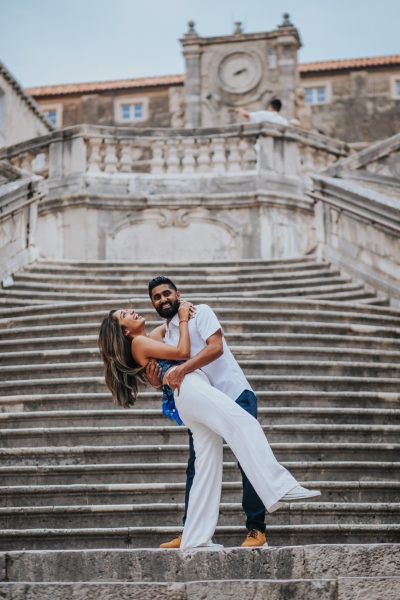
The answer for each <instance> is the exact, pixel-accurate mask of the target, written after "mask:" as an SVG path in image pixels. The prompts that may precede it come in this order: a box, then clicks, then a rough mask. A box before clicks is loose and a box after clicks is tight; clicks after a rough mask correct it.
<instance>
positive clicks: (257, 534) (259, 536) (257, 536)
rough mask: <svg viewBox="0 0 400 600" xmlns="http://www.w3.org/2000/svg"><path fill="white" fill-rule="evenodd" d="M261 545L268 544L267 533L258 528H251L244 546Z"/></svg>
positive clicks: (254, 546) (253, 546)
mask: <svg viewBox="0 0 400 600" xmlns="http://www.w3.org/2000/svg"><path fill="white" fill-rule="evenodd" d="M260 546H268V544H267V538H266V536H265V533H262V531H258V529H250V531H249V533H248V534H247V538H246V539H245V540H244V542H243V544H242V548H256V547H260Z"/></svg>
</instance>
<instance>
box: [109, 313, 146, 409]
mask: <svg viewBox="0 0 400 600" xmlns="http://www.w3.org/2000/svg"><path fill="white" fill-rule="evenodd" d="M115 312H116V310H110V312H109V314H108V317H105V319H104V320H103V322H102V324H101V326H100V331H99V340H98V345H99V350H100V354H101V358H102V359H103V362H104V378H105V380H106V386H107V387H108V389H109V390H110V392H111V394H112V397H113V400H114V402H115V404H117V405H118V406H123V407H124V408H129V407H130V406H133V405H134V404H135V400H136V398H137V395H138V391H139V386H140V385H141V384H145V383H146V380H145V378H144V375H143V371H144V367H141V366H140V365H138V364H137V363H136V362H135V360H134V358H133V356H132V350H131V340H130V339H129V338H127V337H125V336H124V333H123V331H122V328H121V325H120V324H119V323H118V320H117V319H116V318H115V317H114V313H115Z"/></svg>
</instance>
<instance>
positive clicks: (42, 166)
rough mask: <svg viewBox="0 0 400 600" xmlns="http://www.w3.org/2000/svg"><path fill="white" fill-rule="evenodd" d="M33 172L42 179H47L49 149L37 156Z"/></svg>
mask: <svg viewBox="0 0 400 600" xmlns="http://www.w3.org/2000/svg"><path fill="white" fill-rule="evenodd" d="M32 164H33V171H34V173H36V174H37V175H40V176H41V177H46V176H47V175H48V172H49V151H48V148H46V150H44V151H43V152H40V153H39V154H37V155H36V156H35V160H34V161H33V163H32Z"/></svg>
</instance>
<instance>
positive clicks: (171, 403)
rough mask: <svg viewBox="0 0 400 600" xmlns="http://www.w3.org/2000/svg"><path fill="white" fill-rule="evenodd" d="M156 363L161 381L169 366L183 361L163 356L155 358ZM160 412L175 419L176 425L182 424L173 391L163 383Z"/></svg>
mask: <svg viewBox="0 0 400 600" xmlns="http://www.w3.org/2000/svg"><path fill="white" fill-rule="evenodd" d="M157 362H158V364H159V365H160V367H161V381H162V380H163V379H164V375H165V373H166V372H167V371H168V369H169V368H170V367H173V366H174V365H180V364H181V363H183V362H185V361H183V360H166V359H164V358H158V359H157ZM161 408H162V413H163V415H164V416H165V417H169V418H170V419H171V421H176V422H177V424H178V425H183V421H182V419H181V418H180V416H179V413H178V409H177V408H176V406H175V398H174V392H173V391H172V390H171V388H170V387H169V386H168V385H163V395H162V404H161Z"/></svg>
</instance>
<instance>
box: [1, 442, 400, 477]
mask: <svg viewBox="0 0 400 600" xmlns="http://www.w3.org/2000/svg"><path fill="white" fill-rule="evenodd" d="M271 447H272V449H273V451H274V453H275V454H276V456H277V458H278V460H280V461H286V462H287V461H297V463H296V468H300V467H301V468H302V469H308V468H313V469H314V470H315V469H318V468H322V467H321V464H322V462H324V463H326V465H325V467H326V468H328V467H329V469H330V471H331V472H335V473H336V472H339V471H340V470H341V471H342V472H351V471H352V470H354V469H358V470H359V471H360V469H359V466H357V465H359V463H358V461H364V463H365V465H367V463H368V465H367V466H368V469H369V470H371V469H372V470H373V469H375V468H376V467H379V468H381V466H382V464H383V463H388V464H387V465H386V467H385V468H387V469H388V470H389V471H390V469H392V467H393V468H395V467H396V464H397V461H398V458H399V451H400V444H397V443H395V444H393V443H385V442H376V443H362V442H361V443H359V442H358V443H357V442H291V441H286V442H272V443H271ZM188 452H189V444H188V439H187V438H185V437H184V438H183V439H182V440H181V443H180V444H172V443H168V444H163V443H159V444H132V443H130V444H125V445H116V446H100V445H96V444H93V445H74V446H60V445H58V446H51V445H43V446H35V447H32V446H27V447H24V446H19V447H10V448H1V449H0V457H1V464H2V467H3V468H5V467H6V465H9V466H14V467H17V466H21V465H22V466H34V467H38V468H39V466H43V468H44V469H46V468H47V467H50V466H52V465H53V466H55V465H66V466H67V467H68V468H69V467H70V466H71V467H73V466H76V465H91V464H92V465H93V464H97V465H99V464H103V465H110V464H111V465H112V464H131V463H132V462H136V463H139V464H143V463H146V464H147V463H153V464H161V465H162V464H167V463H182V464H183V463H186V462H187V458H188ZM224 459H225V460H226V461H234V460H235V458H234V456H233V453H232V452H231V450H230V449H228V447H227V445H225V446H224ZM332 461H336V462H332ZM374 461H375V462H374ZM309 462H317V463H319V464H315V465H311V466H310V464H309ZM300 463H301V464H300ZM303 463H304V464H303ZM306 463H307V464H306ZM342 463H343V464H342ZM389 463H393V465H391V464H389ZM336 464H337V467H335V465H336ZM2 467H0V468H2ZM325 467H324V468H325ZM68 468H67V469H66V470H67V471H68ZM85 468H86V467H85ZM87 468H89V467H87ZM138 468H139V467H138ZM177 468H178V467H177ZM179 468H180V467H179ZM366 468H367V467H366ZM11 471H12V469H11V470H10V472H11ZM14 471H15V472H17V471H18V469H14ZM31 472H32V473H33V472H34V471H32V470H31ZM54 472H56V471H54ZM38 473H42V471H38ZM43 473H44V474H45V473H46V470H44V471H43ZM358 476H359V478H360V479H365V478H371V475H370V473H369V471H364V470H361V471H360V472H359V474H358Z"/></svg>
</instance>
